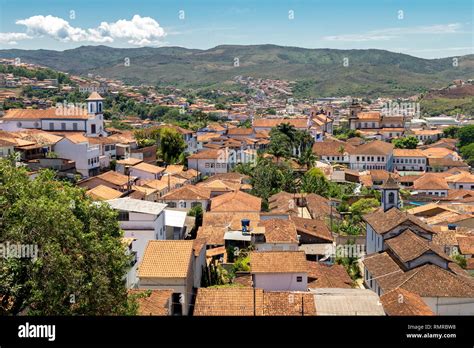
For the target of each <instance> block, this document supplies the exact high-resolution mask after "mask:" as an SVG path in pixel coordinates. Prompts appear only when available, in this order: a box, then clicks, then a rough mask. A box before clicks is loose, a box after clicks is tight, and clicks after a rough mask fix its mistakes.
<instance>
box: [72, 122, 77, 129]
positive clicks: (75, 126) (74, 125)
mask: <svg viewBox="0 0 474 348" xmlns="http://www.w3.org/2000/svg"><path fill="white" fill-rule="evenodd" d="M72 130H75V131H77V130H78V127H77V123H76V122H74V123H73V124H72Z"/></svg>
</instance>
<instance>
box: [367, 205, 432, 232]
mask: <svg viewBox="0 0 474 348" xmlns="http://www.w3.org/2000/svg"><path fill="white" fill-rule="evenodd" d="M363 219H364V220H365V221H366V222H367V223H368V224H369V225H370V226H372V228H373V229H374V230H375V231H376V232H377V233H379V234H385V233H387V232H390V231H391V230H392V229H394V228H395V227H397V226H399V225H401V224H405V223H407V224H408V225H410V224H415V225H416V226H418V227H420V228H422V229H423V230H425V231H426V232H428V233H435V232H434V231H433V229H432V228H431V227H430V226H428V225H427V224H426V223H424V222H423V221H422V220H420V219H419V218H417V217H416V216H413V215H410V214H408V213H406V212H402V211H400V210H399V209H397V208H391V209H389V210H387V211H386V212H384V211H383V209H382V208H379V209H377V210H375V211H374V212H372V213H369V214H366V215H364V217H363ZM407 228H408V227H407Z"/></svg>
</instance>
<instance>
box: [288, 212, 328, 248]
mask: <svg viewBox="0 0 474 348" xmlns="http://www.w3.org/2000/svg"><path fill="white" fill-rule="evenodd" d="M291 220H292V221H293V222H294V224H295V227H296V230H297V231H298V233H305V234H308V235H310V236H313V237H317V238H321V239H324V240H327V241H328V242H332V241H334V238H333V236H332V233H331V231H329V228H328V227H327V225H326V223H325V222H324V220H322V219H304V218H300V217H297V216H291Z"/></svg>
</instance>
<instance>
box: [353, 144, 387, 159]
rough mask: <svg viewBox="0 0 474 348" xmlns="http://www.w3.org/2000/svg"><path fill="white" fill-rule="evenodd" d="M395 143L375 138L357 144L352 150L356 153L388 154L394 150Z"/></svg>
mask: <svg viewBox="0 0 474 348" xmlns="http://www.w3.org/2000/svg"><path fill="white" fill-rule="evenodd" d="M393 149H394V147H393V145H392V144H391V143H387V142H385V141H381V140H374V141H371V142H368V143H365V144H362V145H360V146H357V147H355V148H354V150H352V152H351V153H352V154H354V155H382V156H387V155H389V154H391V153H392V152H393Z"/></svg>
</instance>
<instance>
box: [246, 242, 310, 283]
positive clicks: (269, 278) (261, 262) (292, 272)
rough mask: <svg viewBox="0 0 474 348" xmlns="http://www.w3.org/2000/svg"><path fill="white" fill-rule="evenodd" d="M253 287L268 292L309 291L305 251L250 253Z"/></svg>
mask: <svg viewBox="0 0 474 348" xmlns="http://www.w3.org/2000/svg"><path fill="white" fill-rule="evenodd" d="M250 273H251V274H252V281H253V287H254V288H258V289H263V290H267V291H307V290H308V265H307V261H306V256H305V253H304V251H254V252H251V253H250Z"/></svg>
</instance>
